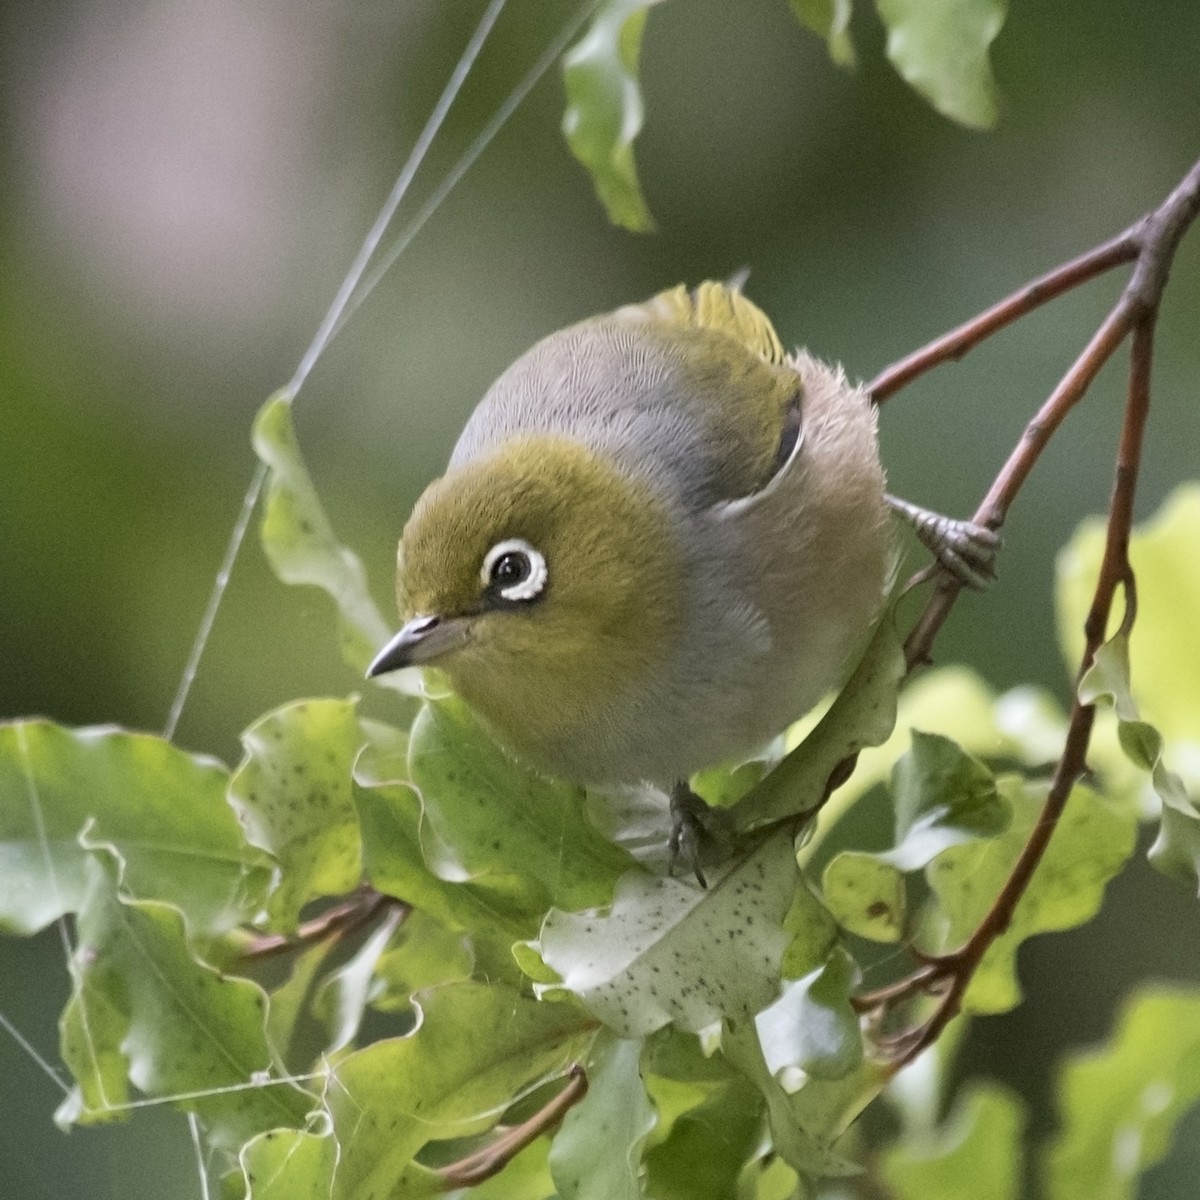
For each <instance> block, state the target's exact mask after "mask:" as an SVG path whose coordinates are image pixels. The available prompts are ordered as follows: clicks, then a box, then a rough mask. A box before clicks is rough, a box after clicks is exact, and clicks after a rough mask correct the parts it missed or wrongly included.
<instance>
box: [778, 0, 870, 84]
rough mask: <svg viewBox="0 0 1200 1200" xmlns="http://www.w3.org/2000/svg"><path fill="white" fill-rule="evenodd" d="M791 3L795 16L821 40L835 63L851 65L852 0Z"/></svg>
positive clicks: (843, 65) (852, 47)
mask: <svg viewBox="0 0 1200 1200" xmlns="http://www.w3.org/2000/svg"><path fill="white" fill-rule="evenodd" d="M791 5H792V12H794V13H795V14H796V17H797V19H798V20H799V21H800V22H801V23H802V24H803V25H806V26H807V27H808V28H809V29H811V30H812V31H813V33H815V34H816V35H817V36H818V37H819V38H821V39H823V40H824V42H825V44H826V45H827V46H828V47H829V57H830V58H831V59H833V61H834V62H835V63H837V65H838V66H839V67H852V66H854V64H855V54H854V43H853V42H852V41H851V39H850V15H851V13H852V12H853V11H854V4H853V0H791Z"/></svg>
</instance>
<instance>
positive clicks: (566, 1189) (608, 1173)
mask: <svg viewBox="0 0 1200 1200" xmlns="http://www.w3.org/2000/svg"><path fill="white" fill-rule="evenodd" d="M641 1052H642V1043H641V1042H640V1041H630V1040H626V1039H621V1038H617V1037H614V1036H612V1035H611V1034H606V1033H601V1034H600V1036H599V1037H598V1038H597V1039H596V1042H595V1045H594V1047H593V1050H592V1056H591V1058H590V1060H589V1061H588V1065H587V1075H588V1092H587V1095H586V1096H585V1097H584V1098H583V1100H582V1101H581V1102H580V1103H579V1104H577V1105H576V1106H575V1107H574V1108H573V1109H571V1111H570V1112H569V1113H567V1115H566V1118H565V1119H564V1121H563V1123H562V1128H561V1129H560V1130H559V1132H558V1133H557V1134H556V1135H555V1138H554V1143H553V1145H552V1146H551V1147H550V1174H551V1176H552V1177H553V1179H554V1184H555V1187H557V1189H558V1195H559V1196H560V1197H562V1200H639V1198H640V1197H641V1195H642V1189H641V1185H640V1178H641V1173H642V1172H641V1159H642V1150H643V1148H644V1146H645V1143H646V1138H647V1136H648V1135H649V1133H650V1131H651V1130H652V1129H653V1128H654V1122H655V1116H654V1109H653V1108H652V1107H651V1106H650V1101H649V1100H648V1099H647V1098H646V1088H645V1085H644V1084H643V1083H642V1075H641V1070H640V1068H639V1062H638V1060H639V1058H640V1056H641Z"/></svg>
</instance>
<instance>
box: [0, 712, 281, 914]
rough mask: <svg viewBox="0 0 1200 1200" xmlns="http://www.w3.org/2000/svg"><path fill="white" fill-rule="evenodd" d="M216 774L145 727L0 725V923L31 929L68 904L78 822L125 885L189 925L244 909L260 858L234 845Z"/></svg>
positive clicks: (80, 870)
mask: <svg viewBox="0 0 1200 1200" xmlns="http://www.w3.org/2000/svg"><path fill="white" fill-rule="evenodd" d="M227 779H228V776H227V772H226V770H225V768H224V767H223V766H222V765H221V764H220V763H218V762H216V761H214V760H213V759H210V758H204V757H201V756H198V755H193V754H185V753H184V752H183V751H182V750H179V749H177V748H176V747H174V746H172V745H171V744H170V743H169V742H165V741H163V739H162V738H158V737H152V736H151V735H149V734H142V733H126V732H124V731H122V730H118V729H111V728H98V729H79V730H71V729H64V728H62V727H61V726H58V725H54V724H52V723H51V722H49V721H43V720H30V721H18V722H14V723H12V724H6V725H0V879H3V881H4V884H3V887H0V929H2V930H6V931H8V932H12V933H21V934H28V933H35V932H36V931H37V930H39V929H43V928H45V926H46V925H48V924H50V922H52V921H54V920H56V919H57V918H58V917H60V916H62V915H63V914H64V913H68V912H72V911H77V910H78V908H79V906H80V904H81V902H82V900H83V895H84V888H85V882H86V875H87V866H86V864H87V861H88V857H89V856H88V854H87V852H86V851H85V850H84V848H83V847H82V846H81V845H80V842H79V837H80V835H81V834H82V833H83V832H84V831H85V830H86V831H87V832H88V836H89V838H90V839H91V840H93V841H96V842H104V843H105V844H108V845H111V846H112V847H113V848H114V850H115V851H116V852H117V853H118V854H119V855H120V857H121V859H122V861H123V862H124V864H125V869H124V886H125V887H126V888H127V889H128V891H129V892H130V893H131V894H132V895H133V896H136V897H139V898H142V899H147V900H162V901H164V902H166V903H169V904H173V905H175V906H176V907H178V908H180V909H182V910H184V911H186V913H187V919H188V923H189V925H190V927H191V929H192V930H193V931H194V932H195V933H197V934H215V933H220V932H223V931H224V930H227V929H230V928H232V927H233V926H234V925H236V924H237V923H238V922H240V921H244V920H246V919H248V918H249V917H250V916H251V915H252V914H253V913H254V912H255V911H256V910H257V908H258V906H259V904H260V903H261V901H262V897H263V895H264V893H265V891H266V887H267V884H268V882H269V880H270V866H269V863H268V860H267V859H266V857H265V856H264V855H263V854H262V853H260V852H259V851H257V850H254V849H252V848H250V847H249V846H247V845H246V842H245V839H244V837H243V836H242V832H241V830H240V829H239V828H238V823H237V819H236V818H235V817H234V814H233V812H232V810H231V809H230V808H229V806H228V804H226V802H225V787H226V783H227Z"/></svg>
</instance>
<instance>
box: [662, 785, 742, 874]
mask: <svg viewBox="0 0 1200 1200" xmlns="http://www.w3.org/2000/svg"><path fill="white" fill-rule="evenodd" d="M727 837H728V815H727V814H726V812H725V810H724V809H721V808H713V807H712V806H711V805H709V804H707V803H706V802H705V801H704V800H703V799H702V798H701V797H700V796H697V795H696V793H695V792H693V791H692V789H691V788H690V787H689V786H688V785H687V783H685V782H684V781H683V780H680V782H678V783H677V784H676V785H675V786H674V787H673V788H672V789H671V836H670V838H668V840H667V870H668V872H669V873H670V874H671V875H674V874H675V873H676V870H677V869H680V870H682V873H683V874H685V875H689V874H690V875H695V877H696V882H697V883H698V884H699V885H700V886H701V887H702V888H707V887H708V880H707V879H705V877H704V871H703V869H702V867H701V859H702V858H703V857H704V851H705V850H706V849H712V848H713V847H714V845H715V844H717V843H720V842H724V841H725V840H726V838H727Z"/></svg>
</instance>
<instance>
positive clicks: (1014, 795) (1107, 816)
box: [926, 776, 1136, 1013]
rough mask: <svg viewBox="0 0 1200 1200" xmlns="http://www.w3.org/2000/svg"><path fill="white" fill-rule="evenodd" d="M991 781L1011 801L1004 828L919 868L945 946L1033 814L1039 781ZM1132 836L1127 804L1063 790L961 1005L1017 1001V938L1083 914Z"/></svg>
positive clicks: (989, 1008) (979, 907)
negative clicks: (1035, 862) (1053, 821)
mask: <svg viewBox="0 0 1200 1200" xmlns="http://www.w3.org/2000/svg"><path fill="white" fill-rule="evenodd" d="M997 785H998V787H999V790H1000V794H1001V795H1002V796H1003V797H1005V798H1006V799H1007V800H1008V802H1009V804H1010V805H1011V806H1012V813H1013V820H1012V826H1011V827H1010V828H1009V830H1008V831H1007V832H1006V833H1004V834H1002V835H1000V836H999V837H996V838H991V839H989V840H987V841H978V842H970V843H967V844H965V845H960V846H953V847H951V848H950V849H949V850H946V851H944V852H943V853H942V854H940V855H939V856H938V857H937V858H935V859H934V860H933V862H932V863H930V865H929V867H928V868H927V871H926V874H927V876H928V879H929V884H930V887H931V888H932V889H933V892H934V894H935V896H936V898H937V902H938V905H939V907H940V908H941V910H942V912H943V913H944V914H945V916H946V918H947V922H946V925H945V928H944V930H943V935H944V936H943V942H944V944H945V945H948V946H957V945H958V944H960V943H961V942H962V941H963V940H965V939H966V937H967V936H968V935H969V934H970V933H971V932H973V931H974V929H975V928H976V926H977V925H978V924H979V922H980V921H981V920H982V919H983V916H984V914H985V913H986V912H987V910H988V909H989V908H990V907H991V904H992V901H993V900H994V899H995V898H996V895H997V894H998V893H999V891H1000V888H1001V887H1002V886H1003V884H1004V881H1005V879H1006V878H1007V877H1008V874H1009V871H1010V870H1011V868H1012V865H1013V863H1014V862H1015V861H1016V859H1017V856H1018V855H1019V854H1020V852H1021V850H1022V848H1023V847H1024V845H1025V842H1026V841H1027V840H1028V837H1029V832H1030V830H1031V829H1032V828H1033V825H1034V823H1035V822H1036V821H1037V820H1038V818H1039V816H1040V814H1041V810H1042V804H1043V801H1044V799H1045V793H1046V785H1044V784H1035V783H1029V782H1026V781H1024V780H1022V779H1020V778H1019V777H1017V776H1003V777H1001V778H1000V779H998V780H997ZM1135 836H1136V821H1135V818H1134V816H1133V814H1132V813H1130V812H1129V811H1128V810H1127V809H1123V808H1120V807H1118V806H1116V805H1113V804H1111V803H1108V802H1107V801H1105V800H1103V799H1102V798H1101V797H1099V796H1097V795H1096V794H1095V793H1094V792H1092V791H1090V790H1089V789H1088V788H1085V787H1082V786H1079V787H1076V788H1075V789H1074V790H1073V791H1072V792H1071V795H1070V797H1069V798H1068V800H1067V804H1066V807H1065V809H1064V811H1063V815H1062V817H1061V818H1060V820H1059V823H1058V828H1057V829H1056V830H1055V832H1054V836H1053V838H1052V839H1051V841H1050V845H1049V846H1048V847H1047V849H1046V853H1045V856H1044V857H1043V859H1042V861H1041V864H1040V865H1039V866H1038V869H1037V871H1036V872H1035V873H1034V876H1033V879H1032V881H1031V882H1030V884H1029V887H1028V888H1027V889H1026V891H1025V894H1024V895H1023V896H1022V897H1021V900H1020V902H1019V903H1018V904H1017V908H1016V912H1015V913H1014V914H1013V920H1012V924H1011V925H1010V926H1009V928H1008V930H1007V931H1006V932H1005V933H1003V934H1002V935H1001V936H1000V937H999V938H997V939H996V941H995V942H993V943H992V945H991V947H990V948H989V949H988V951H987V953H986V954H985V955H984V956H983V961H982V963H981V964H980V966H979V969H978V970H977V971H976V972H975V975H974V977H973V978H972V980H971V984H970V986H969V987H968V989H967V992H966V996H965V997H964V1000H963V1008H964V1010H965V1011H967V1012H976V1013H996V1012H1006V1011H1007V1010H1008V1009H1010V1008H1012V1007H1014V1006H1015V1005H1016V1004H1017V1003H1018V1002H1019V1001H1020V998H1021V992H1020V988H1019V985H1018V983H1017V977H1016V953H1017V948H1018V947H1019V946H1020V944H1021V942H1023V941H1025V940H1026V939H1027V938H1030V937H1033V936H1034V935H1035V934H1039V933H1047V932H1050V931H1052V930H1060V929H1070V928H1072V927H1074V926H1076V925H1082V924H1083V923H1084V922H1085V921H1089V920H1091V918H1092V917H1094V916H1095V915H1096V913H1097V912H1098V911H1099V908H1100V904H1101V901H1102V900H1103V898H1104V887H1105V885H1106V884H1107V883H1108V881H1109V880H1110V879H1111V878H1112V877H1113V876H1114V875H1115V874H1116V873H1117V872H1118V871H1119V870H1120V869H1121V867H1122V865H1123V864H1124V863H1125V860H1126V859H1127V858H1128V857H1129V855H1130V854H1131V853H1132V852H1133V846H1134V839H1135Z"/></svg>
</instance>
